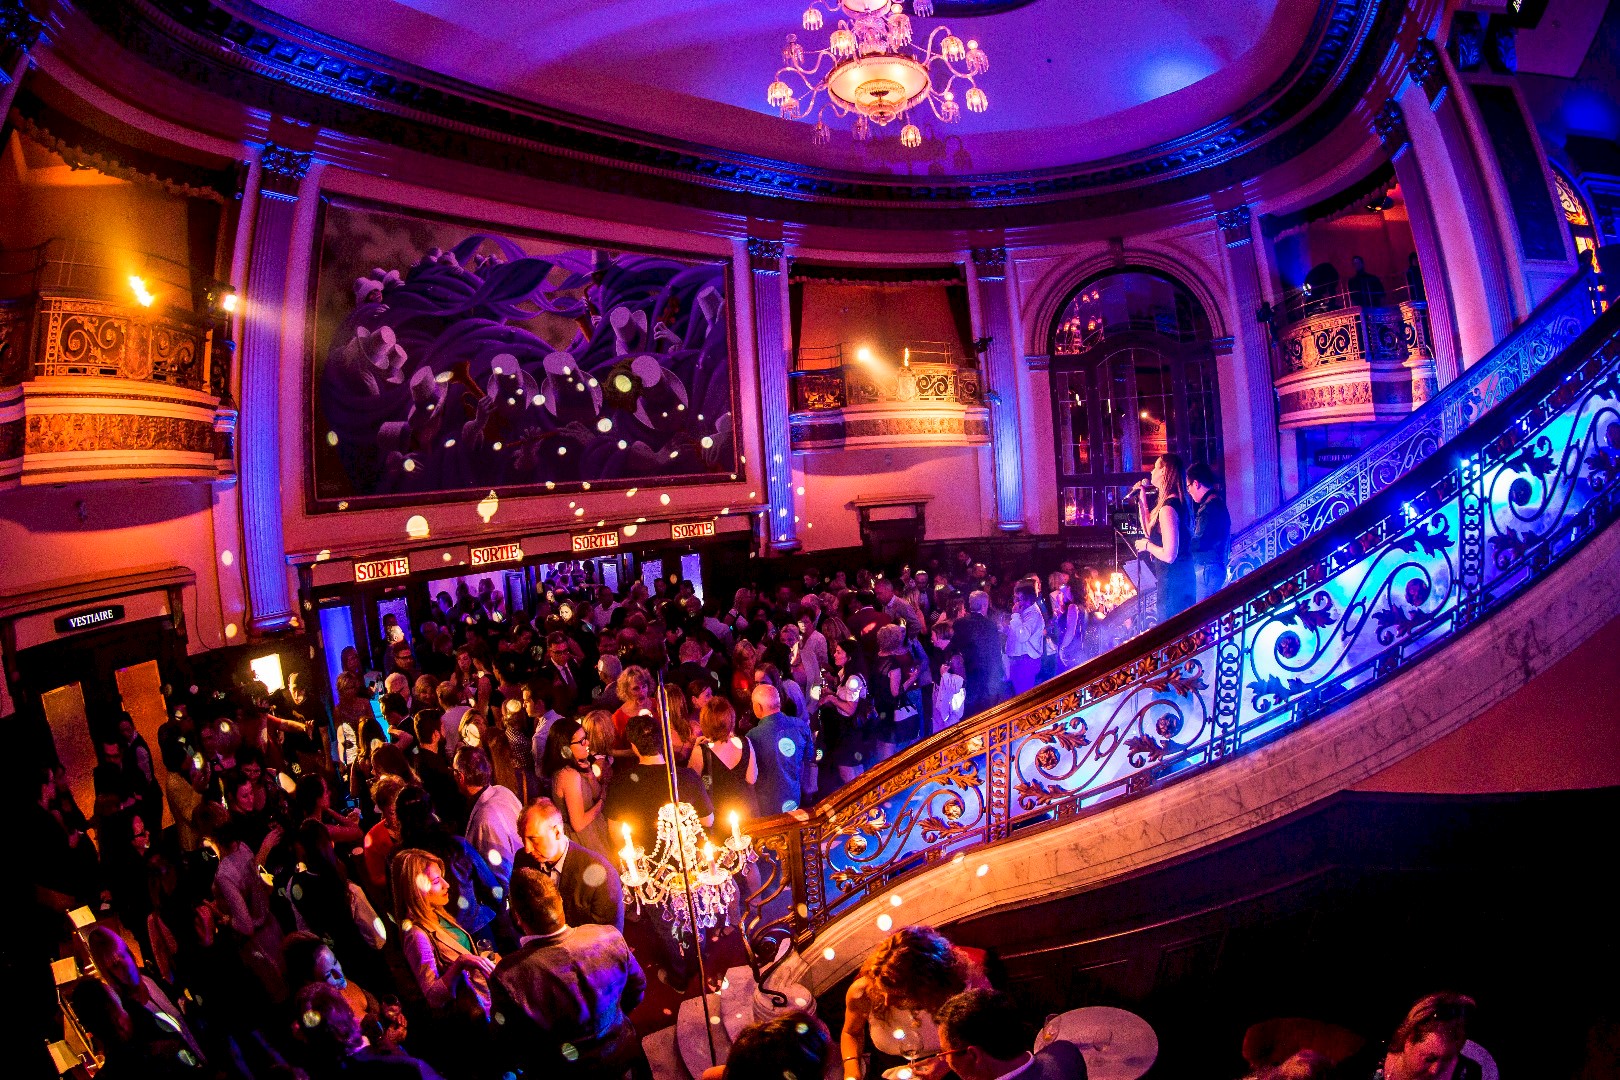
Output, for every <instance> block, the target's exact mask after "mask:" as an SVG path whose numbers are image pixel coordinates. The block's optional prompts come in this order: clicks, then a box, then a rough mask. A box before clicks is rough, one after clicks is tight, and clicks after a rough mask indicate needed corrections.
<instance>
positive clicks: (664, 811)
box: [619, 802, 758, 948]
mask: <svg viewBox="0 0 1620 1080" xmlns="http://www.w3.org/2000/svg"><path fill="white" fill-rule="evenodd" d="M657 828H658V837H657V841H656V843H655V844H654V846H653V849H652V853H651V854H650V855H649V854H648V853H647V852H646V851H645V850H643V849H642V848H638V847H636V845H635V842H634V840H633V839H632V837H631V835H630V826H628V825H626V826H625V827H624V848H623V849H622V850H620V852H619V858H620V859H621V860H622V861H623V863H624V872H623V873H622V874H621V875H620V877H619V880H620V882H621V883H622V884H623V886H624V895H625V899H627V900H629V901H632V902H633V903H635V905H636V908H637V910H640V908H641V906H642V905H643V904H647V905H651V906H653V907H657V908H661V909H662V913H663V917H664V919H665V921H667V922H670V923H673V924H674V926H675V938H676V940H677V941H679V942H681V946H682V948H685V946H686V940H687V937H688V935H692V936H694V937H695V936H696V935H695V934H694V924H695V929H696V931H698V932H701V931H704V930H712V929H713V928H714V927H715V926H716V925H717V924H719V923H721V922H725V923H726V924H728V925H729V924H730V921H731V907H732V905H733V904H735V903H736V902H737V883H736V881H734V880H733V878H732V875H733V874H738V873H741V872H742V870H743V868H744V867H746V866H747V865H748V864H749V863H752V862H755V861H756V860H757V859H758V856H757V855H755V854H754V840H753V837H751V836H747V835H745V834H744V833H743V832H742V831H741V830H740V829H739V827H738V822H737V815H736V814H735V813H733V814H732V815H731V835H730V836H728V837H726V840H725V843H724V844H723V845H721V847H720V848H718V849H716V848H715V846H714V845H713V844H712V843H710V842H709V840H708V838H707V837H706V836H705V835H704V833H703V824H702V822H701V821H699V820H698V815H697V810H695V809H694V808H693V806H692V804H691V803H687V802H670V803H665V804H664V805H663V806H661V807H659V808H658V826H657Z"/></svg>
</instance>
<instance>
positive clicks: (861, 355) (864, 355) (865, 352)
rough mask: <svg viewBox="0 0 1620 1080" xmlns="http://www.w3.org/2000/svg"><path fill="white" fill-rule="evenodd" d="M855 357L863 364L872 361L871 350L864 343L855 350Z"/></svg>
mask: <svg viewBox="0 0 1620 1080" xmlns="http://www.w3.org/2000/svg"><path fill="white" fill-rule="evenodd" d="M855 359H857V360H859V361H860V362H861V363H863V364H870V363H871V362H872V350H871V349H868V348H867V347H866V346H865V345H862V346H861V347H860V348H858V349H856V350H855Z"/></svg>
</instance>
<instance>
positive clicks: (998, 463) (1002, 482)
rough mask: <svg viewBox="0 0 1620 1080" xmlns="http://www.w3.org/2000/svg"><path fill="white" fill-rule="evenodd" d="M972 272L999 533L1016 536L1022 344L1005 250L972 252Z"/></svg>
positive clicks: (1020, 514)
mask: <svg viewBox="0 0 1620 1080" xmlns="http://www.w3.org/2000/svg"><path fill="white" fill-rule="evenodd" d="M972 254H973V266H972V270H973V273H974V276H975V280H976V281H977V284H978V294H979V326H980V328H981V330H982V331H983V334H984V336H985V337H987V338H989V339H990V344H989V348H987V349H986V350H985V352H984V376H985V382H986V383H988V384H989V388H990V393H989V394H986V395H985V397H986V400H987V401H988V402H989V404H990V453H991V456H992V458H993V460H994V462H995V474H996V528H998V529H1001V530H1002V531H1003V532H1017V531H1018V530H1019V529H1022V528H1023V527H1024V467H1023V458H1022V455H1021V454H1020V453H1019V449H1018V371H1017V368H1016V366H1015V362H1014V360H1013V350H1014V348H1016V347H1017V345H1018V335H1017V330H1016V328H1014V327H1013V326H1012V322H1011V317H1010V307H1009V305H1008V302H1007V249H1006V248H1004V247H982V248H974V249H973V252H972Z"/></svg>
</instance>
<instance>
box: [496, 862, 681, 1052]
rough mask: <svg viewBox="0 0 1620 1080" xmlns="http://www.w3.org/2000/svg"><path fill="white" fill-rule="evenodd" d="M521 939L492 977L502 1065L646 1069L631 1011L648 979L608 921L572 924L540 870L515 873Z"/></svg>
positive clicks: (514, 897) (514, 898)
mask: <svg viewBox="0 0 1620 1080" xmlns="http://www.w3.org/2000/svg"><path fill="white" fill-rule="evenodd" d="M512 915H513V916H514V917H515V918H516V920H517V924H518V928H519V930H521V931H522V933H523V935H524V936H523V939H522V944H521V946H520V947H519V948H518V950H517V951H516V952H514V953H508V954H507V955H506V956H505V957H504V958H502V960H501V962H500V964H499V965H497V966H496V968H495V972H494V974H492V975H491V976H490V977H489V987H490V1018H491V1019H492V1020H493V1021H494V1025H495V1026H494V1030H495V1033H496V1039H497V1040H498V1043H499V1046H500V1054H501V1057H502V1058H503V1059H504V1061H505V1063H506V1064H508V1065H510V1066H512V1067H514V1068H521V1069H524V1070H526V1075H528V1076H562V1077H569V1078H576V1077H577V1078H590V1080H597V1078H601V1080H607V1078H609V1077H613V1078H615V1080H617V1078H619V1077H622V1076H623V1075H624V1072H625V1070H626V1069H632V1070H634V1071H635V1073H636V1075H637V1076H641V1077H647V1076H650V1074H651V1069H650V1067H649V1066H648V1065H647V1058H646V1055H645V1054H643V1053H642V1050H641V1039H640V1037H639V1036H638V1035H637V1034H636V1029H635V1028H634V1027H632V1026H631V1024H630V1021H629V1019H628V1017H627V1015H626V1014H627V1013H629V1011H630V1010H631V1009H634V1008H635V1007H636V1006H637V1005H638V1004H639V1003H640V1002H641V997H642V995H643V994H644V993H645V992H646V989H647V977H646V975H645V974H643V972H642V970H641V965H640V964H638V963H636V958H635V956H633V955H632V954H631V952H630V946H629V945H627V944H625V940H624V935H623V934H621V933H619V932H618V931H617V930H615V929H613V927H611V926H596V925H588V926H570V925H568V920H567V919H565V918H564V917H563V899H562V896H561V894H560V893H558V891H557V887H556V886H555V885H553V884H552V883H551V879H550V878H548V877H547V876H546V875H545V874H543V873H541V872H540V871H539V870H530V869H527V868H525V869H520V870H515V871H513V873H512Z"/></svg>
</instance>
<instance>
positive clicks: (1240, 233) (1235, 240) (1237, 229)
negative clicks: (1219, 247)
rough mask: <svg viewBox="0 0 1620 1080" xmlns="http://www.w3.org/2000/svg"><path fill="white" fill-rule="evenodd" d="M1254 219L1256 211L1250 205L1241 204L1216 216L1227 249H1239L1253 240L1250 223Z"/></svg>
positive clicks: (1216, 222)
mask: <svg viewBox="0 0 1620 1080" xmlns="http://www.w3.org/2000/svg"><path fill="white" fill-rule="evenodd" d="M1253 217H1254V210H1253V209H1252V208H1251V207H1250V206H1249V204H1248V203H1239V204H1238V205H1236V206H1234V207H1232V208H1231V209H1230V210H1222V211H1220V212H1219V213H1217V214H1216V215H1215V225H1216V227H1217V228H1219V229H1220V230H1221V239H1223V240H1225V241H1226V246H1227V247H1238V246H1240V245H1242V244H1247V243H1249V242H1250V240H1252V239H1253V236H1252V235H1251V234H1250V232H1249V222H1250V221H1251V220H1252V219H1253Z"/></svg>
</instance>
